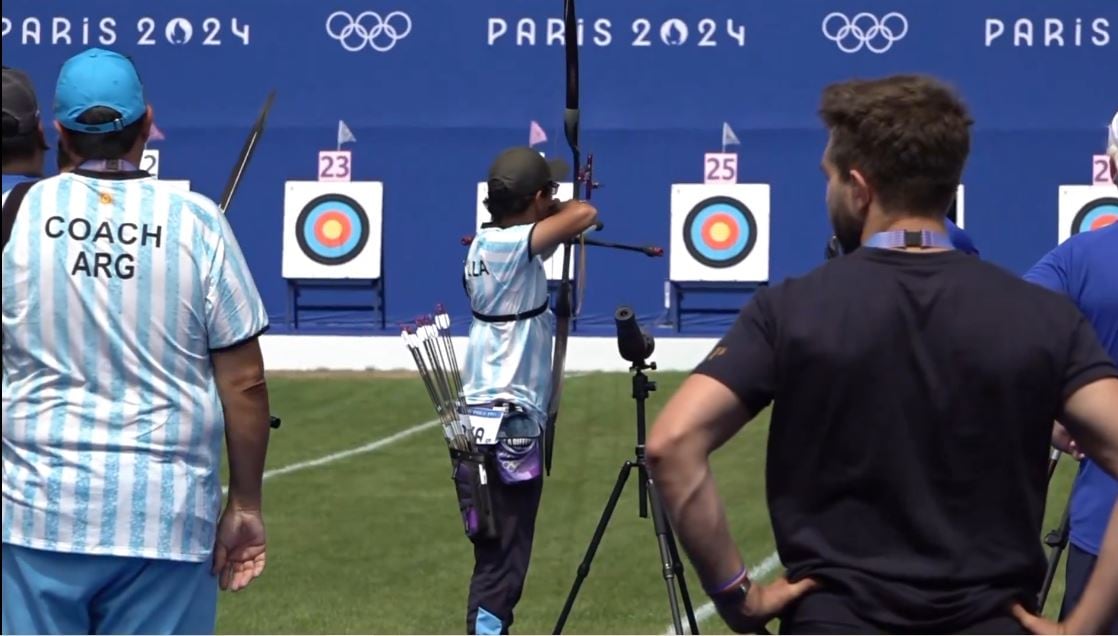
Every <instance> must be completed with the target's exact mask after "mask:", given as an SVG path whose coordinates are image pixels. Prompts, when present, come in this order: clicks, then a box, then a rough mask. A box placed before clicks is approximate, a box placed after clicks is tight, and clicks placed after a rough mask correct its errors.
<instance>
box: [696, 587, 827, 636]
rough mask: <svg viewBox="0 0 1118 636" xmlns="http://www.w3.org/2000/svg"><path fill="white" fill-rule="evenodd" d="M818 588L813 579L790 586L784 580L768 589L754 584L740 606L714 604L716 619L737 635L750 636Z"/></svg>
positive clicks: (737, 604) (738, 604)
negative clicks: (744, 635)
mask: <svg viewBox="0 0 1118 636" xmlns="http://www.w3.org/2000/svg"><path fill="white" fill-rule="evenodd" d="M817 587H819V583H818V582H816V581H815V580H814V579H801V580H799V581H796V582H795V583H791V582H789V581H788V579H787V578H785V577H783V576H782V577H780V578H779V579H777V580H775V581H773V582H772V583H769V584H768V585H758V584H754V585H752V586H750V588H749V593H748V594H747V595H746V597H745V598H744V599H743V600H742V601H741V602H740V603H736V604H732V605H720V604H716V605H715V608H716V609H717V610H718V614H719V616H721V617H722V620H724V621H726V625H727V626H729V627H730V629H732V630H734V631H735V632H736V633H738V634H753V633H756V632H758V631H760V630H761V629H763V628H764V627H765V625H766V624H768V622H769V621H771V620H772V619H774V618H776V617H777V616H779V615H780V613H781V612H783V611H784V609H785V608H786V607H788V606H789V605H790V604H792V602H793V601H795V600H796V599H798V598H800V597H801V596H803V595H804V594H807V593H808V592H810V591H812V590H814V589H815V588H817Z"/></svg>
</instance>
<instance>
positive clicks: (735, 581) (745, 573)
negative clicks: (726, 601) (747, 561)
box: [706, 565, 749, 596]
mask: <svg viewBox="0 0 1118 636" xmlns="http://www.w3.org/2000/svg"><path fill="white" fill-rule="evenodd" d="M747 578H749V570H748V569H747V568H746V567H745V566H744V565H743V566H741V570H740V571H739V572H738V573H737V574H735V575H734V577H733V578H732V579H730V580H729V581H727V582H725V583H723V584H722V585H719V586H718V587H716V588H714V589H713V590H706V593H707V596H717V595H719V594H722V593H724V592H728V591H730V590H732V589H734V588H735V587H737V586H738V585H741V582H742V581H743V580H745V579H747Z"/></svg>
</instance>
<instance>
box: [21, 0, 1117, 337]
mask: <svg viewBox="0 0 1118 636" xmlns="http://www.w3.org/2000/svg"><path fill="white" fill-rule="evenodd" d="M578 10H579V11H578V12H579V18H580V21H581V22H582V25H583V46H582V49H581V70H582V126H583V130H582V146H583V148H584V150H586V151H592V152H593V153H594V155H595V168H596V175H597V177H598V178H599V179H600V181H602V183H603V184H604V187H603V188H602V189H601V190H600V191H598V192H597V193H596V194H595V200H596V203H597V204H598V207H599V209H600V211H601V217H602V219H603V221H604V222H605V223H606V226H607V227H606V230H605V231H604V232H602V233H601V238H603V239H613V240H627V241H634V242H643V243H658V244H662V245H665V246H666V245H667V244H668V242H669V236H668V227H669V210H668V205H669V199H670V194H669V188H670V185H671V184H672V183H673V182H701V181H702V172H701V168H702V155H703V153H705V152H710V151H716V150H718V148H719V141H720V131H721V125H722V122H723V121H726V122H729V123H730V125H731V126H732V127H733V129H734V130H735V132H736V133H737V135H738V137H739V138H740V140H741V145H740V146H739V147H736V148H735V150H737V152H738V153H739V155H740V168H739V173H740V177H739V180H740V181H742V182H767V183H771V184H772V235H771V236H772V239H771V240H772V247H771V249H772V260H771V278H772V280H773V281H779V280H781V279H783V278H785V277H788V276H793V275H797V274H801V273H803V272H806V271H807V270H809V269H811V268H812V267H814V266H815V265H817V264H818V263H819V262H820V260H821V257H822V251H823V244H824V242H825V240H826V238H827V237H828V236H829V234H830V231H829V227H828V224H827V220H826V215H825V212H824V206H823V194H824V181H823V177H822V175H821V173H820V171H819V167H818V166H819V157H820V153H821V151H822V148H823V146H824V144H825V135H824V132H823V129H822V127H821V125H820V123H819V120H818V118H817V116H816V108H817V105H818V101H819V94H820V91H821V89H822V88H823V86H825V85H826V84H827V83H829V82H832V81H836V80H840V79H844V78H849V77H852V76H879V75H883V74H889V73H896V72H911V71H916V72H927V73H932V74H935V75H938V76H940V77H942V78H944V79H946V80H948V81H950V82H952V83H954V84H955V85H956V86H958V87H959V88H960V90H961V91H962V93H963V95H964V97H965V99H966V100H967V102H968V103H969V105H970V107H971V108H972V111H973V115H974V117H975V120H976V125H975V129H974V138H973V150H972V155H971V158H970V161H969V162H968V166H967V170H966V173H965V177H964V183H965V184H966V186H967V197H966V224H967V229H968V230H969V231H970V232H971V234H972V235H973V237H974V238H975V240H976V242H977V243H978V245H979V247H980V249H981V250H982V253H983V257H984V258H986V259H989V260H991V261H994V262H997V263H999V264H1001V265H1003V266H1005V267H1007V268H1009V269H1011V270H1014V271H1016V272H1023V271H1024V269H1025V268H1027V267H1028V266H1029V265H1030V264H1031V263H1033V262H1034V261H1035V260H1036V259H1037V258H1039V257H1040V256H1041V254H1042V253H1043V252H1044V251H1046V250H1047V249H1049V248H1051V247H1052V246H1053V245H1054V244H1055V243H1056V236H1057V228H1056V223H1057V207H1056V206H1057V188H1058V186H1059V185H1061V184H1074V183H1088V182H1089V179H1090V174H1089V170H1090V156H1091V155H1092V154H1094V153H1101V152H1102V150H1103V145H1104V141H1105V126H1106V124H1107V122H1108V121H1109V119H1110V117H1111V116H1112V115H1113V114H1114V111H1115V109H1116V108H1118V81H1115V79H1114V77H1115V74H1114V69H1115V62H1116V61H1118V44H1116V43H1115V38H1118V1H1116V0H1062V1H1060V2H1052V1H1051V0H984V1H982V2H974V1H973V0H858V1H850V2H848V1H846V0H829V1H824V0H767V1H754V0H720V1H715V0H673V1H668V0H612V1H610V2H604V1H602V0H581V1H580V2H579V3H578ZM338 11H342V12H346V13H347V14H348V16H357V15H358V14H361V13H362V12H366V11H371V12H376V14H377V15H378V16H379V17H380V18H384V17H385V16H388V14H389V13H392V12H393V11H398V12H401V13H402V14H403V15H404V16H406V20H405V19H404V17H402V16H401V15H400V14H397V15H396V16H394V17H393V19H392V20H390V21H389V22H387V23H386V24H387V25H389V27H390V28H384V29H381V30H379V34H375V33H374V34H375V35H376V37H375V38H373V41H372V43H373V44H375V45H376V47H375V48H374V47H373V46H371V45H369V44H368V43H367V42H366V41H365V40H363V39H361V38H360V37H358V36H357V34H355V33H351V35H350V37H348V38H346V40H345V41H344V42H343V41H339V40H337V39H334V38H332V37H331V36H330V35H329V34H328V29H327V19H328V17H329V16H331V14H334V13H335V12H338ZM833 12H838V13H840V14H842V15H841V16H836V17H834V18H832V24H831V25H830V26H831V27H832V28H834V27H835V26H841V25H842V22H843V21H844V20H846V19H847V18H853V17H854V16H855V15H856V14H858V13H860V12H866V13H869V14H872V15H871V16H862V17H861V18H860V19H859V20H860V21H858V22H855V24H859V25H862V28H863V29H868V28H869V26H868V25H871V24H872V22H873V21H874V20H877V19H881V18H883V17H885V16H886V15H887V14H889V13H891V12H893V13H895V14H897V15H893V16H891V17H890V19H889V20H888V21H886V22H885V24H886V26H888V27H889V29H890V32H891V33H892V34H893V36H894V37H893V39H892V41H890V40H889V38H886V37H885V35H886V34H885V32H883V31H882V32H878V33H877V37H875V38H874V39H873V40H871V41H870V45H871V46H872V48H873V49H874V50H870V47H862V48H861V49H860V50H857V51H855V52H846V51H844V50H843V49H847V50H850V49H853V48H855V47H856V46H857V45H858V40H857V38H856V37H855V35H856V32H851V33H848V34H847V37H846V38H844V39H841V40H840V41H839V42H836V41H833V40H831V39H828V38H827V37H826V36H825V34H824V29H823V23H824V20H825V18H826V17H827V16H828V15H829V14H831V13H833ZM377 19H378V18H377V16H372V15H366V16H365V17H364V18H362V22H361V24H363V25H365V26H366V28H368V29H373V27H374V25H375V24H376V23H377ZM348 23H349V18H348V17H347V16H346V15H339V16H337V17H336V18H335V24H334V25H333V26H334V28H335V30H336V32H337V30H338V29H340V28H341V27H344V26H345V25H346V24H348ZM409 23H410V29H405V27H406V25H408V24H409ZM902 25H903V26H905V27H906V28H904V29H902V28H901V26H902ZM373 30H374V31H376V29H373ZM863 33H866V31H863ZM3 34H4V35H3V57H4V63H5V64H6V65H9V66H15V67H20V68H23V69H25V70H27V71H28V72H29V73H30V74H31V76H32V77H33V79H34V81H35V83H36V86H37V88H38V90H39V94H40V100H41V101H42V103H43V106H44V111H45V116H46V118H47V119H48V125H49V119H50V112H49V111H50V104H51V100H52V96H53V82H54V79H55V77H56V75H57V71H58V68H59V65H60V64H61V63H62V62H63V61H64V60H65V59H66V58H67V57H68V56H70V55H72V54H74V53H76V52H78V51H79V50H81V49H83V48H85V47H86V46H107V47H109V48H114V49H116V50H119V51H122V52H124V53H127V54H130V55H132V56H133V57H134V59H135V60H136V63H137V66H138V67H139V69H140V72H141V75H142V77H143V79H144V82H145V87H146V90H147V95H148V99H149V101H150V102H151V103H152V105H153V107H154V109H155V115H156V123H157V125H158V126H159V127H160V128H161V129H162V130H163V132H164V133H165V134H166V137H167V138H166V140H165V141H161V142H156V143H155V144H153V147H155V148H159V149H160V150H161V155H162V156H161V161H162V164H161V169H160V170H161V176H163V177H164V178H186V179H190V180H191V181H192V183H193V187H194V189H195V190H197V191H199V192H202V193H205V194H208V195H210V196H211V197H214V198H217V197H218V196H219V194H220V192H221V189H222V187H223V186H224V184H225V181H226V179H227V178H228V173H229V171H230V169H231V167H232V164H233V163H234V160H235V157H236V154H237V152H238V150H239V149H240V146H241V143H242V142H243V139H244V137H245V135H246V133H247V132H248V129H249V127H250V125H251V123H252V121H253V119H254V117H255V116H256V114H257V112H258V111H259V109H260V106H261V104H262V102H263V99H264V97H265V95H266V94H267V92H268V91H269V90H270V89H272V88H275V89H277V91H278V98H277V101H276V103H275V107H274V108H273V110H272V114H271V117H270V119H269V122H268V127H267V130H266V132H265V134H264V137H263V139H262V141H261V144H260V146H259V148H258V152H257V154H256V156H255V158H254V160H253V162H252V164H251V166H250V167H249V170H248V174H247V176H246V178H245V180H244V182H243V183H242V189H241V190H240V191H239V192H238V194H237V197H236V199H235V201H234V203H233V205H232V207H231V209H230V217H231V221H232V224H233V227H234V229H235V230H236V231H237V235H238V238H239V240H240V242H241V244H242V246H243V248H244V251H245V254H246V255H247V257H248V259H249V262H250V264H251V266H252V270H253V273H254V275H255V277H256V282H257V284H258V286H259V288H260V291H261V293H262V294H263V296H264V299H265V301H266V303H267V305H268V308H269V311H270V312H271V313H272V315H273V318H274V323H275V326H276V328H277V329H279V328H281V326H282V325H281V324H280V323H282V320H283V314H284V309H285V301H286V288H285V283H284V281H283V279H282V277H281V275H280V249H281V244H282V240H281V239H282V237H281V227H282V215H283V182H284V181H285V180H287V179H314V178H315V174H316V167H317V165H316V164H317V153H318V151H319V150H323V149H331V148H333V147H334V143H335V134H336V128H337V122H338V120H339V119H343V120H345V122H346V123H347V124H348V125H349V127H350V128H351V129H352V130H353V133H354V134H355V135H356V137H357V139H358V142H357V143H356V144H355V145H352V146H347V148H349V149H351V150H352V151H353V153H354V179H355V180H380V181H383V182H384V183H385V200H384V210H385V215H384V236H385V243H384V250H385V272H386V283H387V287H386V289H387V307H388V313H389V321H390V325H391V324H393V323H395V322H396V321H398V320H403V319H410V318H412V317H413V316H414V315H415V314H417V313H420V312H424V311H429V310H430V308H431V306H432V305H433V304H434V303H435V302H438V301H442V302H445V303H447V304H448V306H449V307H450V309H451V311H452V313H453V314H454V315H457V316H464V315H466V311H467V305H466V302H465V298H464V296H463V293H462V289H461V281H460V272H461V261H462V256H463V255H464V251H463V248H462V247H461V246H460V245H459V243H458V240H459V238H460V237H461V236H462V235H464V234H468V233H470V232H471V231H472V228H473V223H474V206H475V188H476V183H477V182H478V181H481V180H484V175H485V170H486V168H487V166H488V164H489V162H490V160H491V159H492V157H493V156H494V155H495V154H496V153H497V152H499V151H500V150H501V149H502V148H504V147H507V146H510V145H517V144H524V143H526V142H527V135H528V124H529V122H530V121H531V120H537V121H539V122H540V123H541V124H542V125H543V126H544V127H545V129H546V131H547V134H548V136H549V140H548V142H546V143H545V144H543V145H542V146H540V148H541V149H543V150H545V151H546V152H547V154H548V155H549V156H552V155H559V156H563V157H569V153H568V150H567V147H566V143H565V141H564V140H563V133H562V123H561V122H562V113H563V106H564V91H565V82H564V77H565V70H564V68H565V62H564V51H563V43H562V2H561V0H501V1H496V0H470V1H468V2H461V1H458V0H422V1H421V0H411V1H408V0H361V1H353V0H251V1H249V0H237V1H232V0H195V1H192V2H177V1H164V2H158V3H155V2H139V1H132V2H120V1H107V0H74V1H70V0H67V1H59V2H41V1H37V0H8V1H6V2H5V3H4V5H3ZM393 34H395V35H396V37H395V38H393V37H391V36H392V35H393ZM343 44H346V45H347V46H348V47H349V48H351V49H359V50H354V51H351V50H347V48H346V47H345V46H343ZM588 271H589V274H588V277H589V283H588V286H587V290H586V305H585V306H584V309H583V318H584V319H583V320H582V321H581V322H580V328H581V329H583V330H589V331H591V332H593V331H594V330H595V329H594V328H593V325H594V324H598V325H603V327H602V328H603V329H604V328H605V327H604V325H612V320H611V316H612V313H613V309H614V308H615V307H616V305H617V304H619V303H628V304H630V305H632V306H634V307H635V308H636V309H637V310H638V313H639V314H640V315H641V316H642V319H643V320H651V319H652V318H654V317H655V316H658V315H659V314H660V313H661V312H662V308H663V282H664V280H665V279H666V278H667V275H668V262H667V259H666V258H665V259H660V260H656V261H653V260H649V259H646V258H644V257H641V256H639V255H628V254H622V253H613V252H609V251H602V250H598V251H592V252H591V253H590V255H589V270H588ZM739 302H740V299H739ZM727 320H728V318H723V319H721V323H720V324H725V322H726V321H727ZM459 324H460V325H461V324H464V321H461V320H460V321H459ZM707 327H708V328H711V329H720V327H719V326H718V324H711V323H708V324H707ZM610 328H612V327H610Z"/></svg>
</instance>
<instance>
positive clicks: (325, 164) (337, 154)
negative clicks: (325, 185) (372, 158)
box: [318, 150, 353, 181]
mask: <svg viewBox="0 0 1118 636" xmlns="http://www.w3.org/2000/svg"><path fill="white" fill-rule="evenodd" d="M352 178H353V155H352V154H351V153H350V151H348V150H321V151H319V153H318V180H319V181H350V180H351V179H352Z"/></svg>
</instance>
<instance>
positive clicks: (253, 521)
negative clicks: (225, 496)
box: [213, 503, 265, 592]
mask: <svg viewBox="0 0 1118 636" xmlns="http://www.w3.org/2000/svg"><path fill="white" fill-rule="evenodd" d="M264 544H265V541H264V518H263V517H262V516H261V514H260V511H259V510H246V509H242V508H240V507H238V506H237V505H236V504H232V503H230V504H229V505H228V506H227V507H226V508H225V512H223V513H222V515H221V521H219V522H218V526H217V543H216V544H215V545H214V567H213V572H214V574H216V575H218V577H219V582H220V585H221V589H223V590H232V591H234V592H236V591H239V590H243V589H244V588H245V587H246V586H247V585H248V584H249V583H250V582H251V581H252V580H253V579H255V578H256V577H258V576H260V575H261V574H262V573H263V572H264V557H265V555H264Z"/></svg>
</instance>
